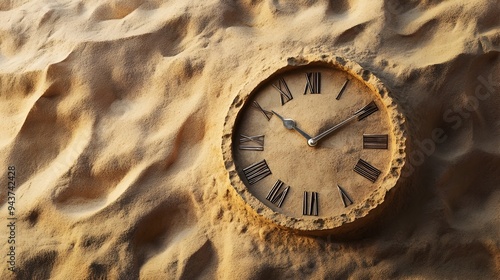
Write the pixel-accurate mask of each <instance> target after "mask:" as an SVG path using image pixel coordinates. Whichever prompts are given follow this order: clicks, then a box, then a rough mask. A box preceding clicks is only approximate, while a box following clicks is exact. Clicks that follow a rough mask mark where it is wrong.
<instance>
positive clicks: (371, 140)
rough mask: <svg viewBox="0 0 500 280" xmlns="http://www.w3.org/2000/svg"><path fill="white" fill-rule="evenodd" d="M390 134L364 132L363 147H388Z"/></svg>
mask: <svg viewBox="0 0 500 280" xmlns="http://www.w3.org/2000/svg"><path fill="white" fill-rule="evenodd" d="M388 138H389V137H388V135H387V134H384V135H377V134H363V149H387V147H388V146H389V145H388Z"/></svg>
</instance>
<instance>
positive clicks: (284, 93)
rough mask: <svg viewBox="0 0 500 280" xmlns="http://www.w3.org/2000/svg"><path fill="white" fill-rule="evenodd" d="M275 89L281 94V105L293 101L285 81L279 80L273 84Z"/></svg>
mask: <svg viewBox="0 0 500 280" xmlns="http://www.w3.org/2000/svg"><path fill="white" fill-rule="evenodd" d="M273 87H274V88H275V89H276V90H277V91H278V92H279V93H280V99H281V105H285V103H287V102H288V101H290V100H292V99H293V96H292V93H291V92H290V89H289V88H288V85H287V84H286V82H285V79H283V78H279V79H278V81H277V82H275V83H274V84H273Z"/></svg>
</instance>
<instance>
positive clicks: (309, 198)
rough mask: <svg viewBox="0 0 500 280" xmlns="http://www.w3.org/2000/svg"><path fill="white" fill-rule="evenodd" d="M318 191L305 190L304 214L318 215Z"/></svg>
mask: <svg viewBox="0 0 500 280" xmlns="http://www.w3.org/2000/svg"><path fill="white" fill-rule="evenodd" d="M318 203H319V201H318V193H317V192H311V195H309V193H308V192H304V199H303V200H302V215H304V216H318Z"/></svg>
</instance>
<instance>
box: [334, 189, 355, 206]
mask: <svg viewBox="0 0 500 280" xmlns="http://www.w3.org/2000/svg"><path fill="white" fill-rule="evenodd" d="M337 189H338V190H339V195H340V198H341V199H342V203H343V204H344V207H347V206H349V205H351V204H352V200H351V199H350V198H349V196H348V195H347V193H346V192H345V191H344V190H343V189H342V187H340V185H337Z"/></svg>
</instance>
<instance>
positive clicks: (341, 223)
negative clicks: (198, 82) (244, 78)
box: [222, 54, 406, 233]
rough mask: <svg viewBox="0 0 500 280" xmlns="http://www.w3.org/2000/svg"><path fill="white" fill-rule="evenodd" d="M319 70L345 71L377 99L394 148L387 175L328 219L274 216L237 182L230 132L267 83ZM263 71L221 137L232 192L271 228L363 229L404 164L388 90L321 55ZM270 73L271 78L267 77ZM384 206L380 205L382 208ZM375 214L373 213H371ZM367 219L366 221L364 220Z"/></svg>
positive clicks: (398, 118)
mask: <svg viewBox="0 0 500 280" xmlns="http://www.w3.org/2000/svg"><path fill="white" fill-rule="evenodd" d="M310 66H321V67H330V68H334V69H337V70H341V71H345V72H346V73H348V74H349V75H350V76H351V77H352V78H355V79H357V80H359V81H361V82H362V83H363V84H365V85H366V86H367V87H368V88H369V89H370V90H371V91H372V92H373V93H374V94H376V95H378V97H379V98H380V100H381V101H382V103H383V104H384V106H385V107H386V111H387V113H388V114H389V116H388V117H389V119H390V123H391V126H392V127H391V129H392V133H393V137H394V138H395V139H394V140H395V141H394V143H395V145H396V146H395V147H394V148H392V159H391V163H390V169H389V170H390V171H389V172H387V173H386V174H385V176H384V177H383V178H382V180H383V181H382V182H383V184H382V185H381V186H380V187H378V188H376V189H374V190H373V191H372V192H371V194H370V195H369V196H368V197H367V198H365V199H364V200H363V201H361V202H359V203H357V204H356V205H354V206H353V207H351V208H350V209H349V210H348V211H346V213H344V214H341V215H336V216H330V217H326V218H325V217H317V218H311V217H307V218H294V217H289V216H287V215H284V214H282V213H279V212H276V211H274V210H273V209H271V208H269V207H268V206H266V205H265V204H264V203H263V202H261V201H260V200H259V199H257V198H256V197H254V196H253V195H252V193H251V192H250V191H249V190H248V187H247V186H246V185H245V183H244V182H243V181H242V179H241V178H240V175H239V174H238V171H237V169H236V166H235V163H234V150H233V149H234V147H233V143H234V141H235V137H234V136H233V134H234V133H233V132H234V131H236V125H237V123H238V119H239V117H240V112H241V111H242V109H243V108H245V104H246V103H247V101H248V100H249V99H250V98H251V97H252V96H253V95H254V94H255V93H256V92H258V91H259V89H260V88H261V87H262V86H263V85H265V84H267V83H268V82H269V81H270V80H273V79H275V78H276V77H277V76H278V75H280V74H283V73H285V72H288V71H294V70H296V69H299V68H304V67H310ZM265 69H266V70H265V71H262V72H258V73H256V74H255V77H254V78H256V79H252V80H257V81H259V82H257V84H255V83H253V82H247V83H245V84H244V85H243V86H242V87H241V89H240V90H239V92H238V93H237V95H236V97H235V98H234V101H233V102H232V104H231V106H230V108H229V111H228V114H227V117H226V121H225V124H224V133H223V139H222V152H223V159H224V163H225V167H226V169H227V171H228V174H229V179H230V182H231V186H232V188H233V189H234V190H235V191H236V193H237V194H238V196H239V197H241V199H243V201H244V203H246V204H247V205H248V206H250V207H251V208H252V209H253V210H254V211H255V212H256V213H257V214H259V215H260V216H263V217H265V218H267V219H269V220H271V221H272V222H274V223H275V224H277V225H279V226H281V227H285V228H288V229H292V230H295V231H301V232H307V233H335V232H339V233H340V232H345V231H347V230H346V229H348V231H352V230H356V229H358V228H359V227H363V226H364V225H365V224H367V223H368V221H369V220H371V219H372V218H375V216H378V215H377V213H380V211H373V210H374V209H381V208H383V207H382V205H383V204H384V202H386V200H388V199H387V198H388V195H389V193H391V192H394V190H395V189H397V186H398V184H399V183H400V181H401V180H399V179H400V177H401V171H402V168H403V166H404V164H405V158H406V153H405V150H406V146H405V142H406V139H405V136H404V134H405V128H404V123H405V118H404V117H403V114H402V113H401V112H400V111H399V110H398V108H397V106H396V103H395V102H394V100H393V99H392V98H391V96H390V93H389V91H388V89H387V88H386V87H385V86H384V85H383V83H382V82H381V81H380V80H379V79H378V78H377V77H376V76H375V75H373V74H372V73H371V72H370V71H368V70H366V69H363V68H362V67H361V66H360V65H359V64H357V63H355V62H352V61H349V60H347V59H345V58H342V57H337V56H328V55H325V54H319V55H308V56H300V57H293V58H288V60H287V61H286V63H285V64H276V63H274V64H272V65H269V66H268V67H265ZM269 73H271V74H269ZM385 206H386V205H384V207H385ZM375 212H377V213H375ZM368 218H370V219H368Z"/></svg>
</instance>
